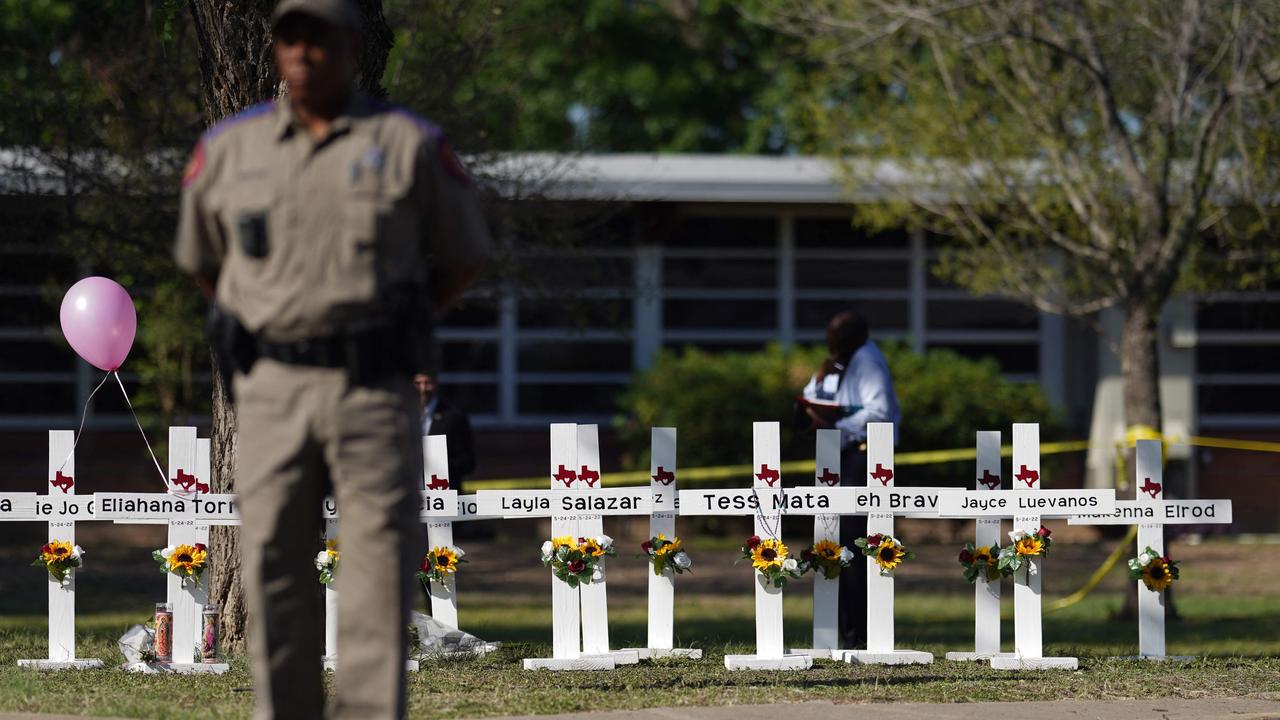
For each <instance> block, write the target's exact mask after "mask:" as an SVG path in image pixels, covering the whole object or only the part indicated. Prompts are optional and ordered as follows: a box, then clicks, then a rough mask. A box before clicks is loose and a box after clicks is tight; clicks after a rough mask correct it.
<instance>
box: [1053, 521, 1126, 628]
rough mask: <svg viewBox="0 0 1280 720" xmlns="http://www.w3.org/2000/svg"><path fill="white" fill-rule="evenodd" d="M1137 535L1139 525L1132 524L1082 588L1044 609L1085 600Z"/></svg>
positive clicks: (1067, 606) (1054, 608) (1063, 606)
mask: <svg viewBox="0 0 1280 720" xmlns="http://www.w3.org/2000/svg"><path fill="white" fill-rule="evenodd" d="M1136 537H1138V526H1137V525H1130V526H1129V532H1127V533H1125V536H1124V538H1123V539H1122V540H1121V541H1120V542H1119V543H1117V544H1116V549H1115V550H1112V551H1111V554H1110V555H1108V556H1107V559H1106V560H1103V561H1102V564H1101V565H1099V566H1098V569H1097V570H1094V571H1093V574H1092V575H1090V576H1089V579H1088V580H1086V581H1085V583H1084V585H1081V586H1080V589H1078V590H1076V591H1075V592H1073V593H1071V594H1070V595H1068V596H1066V597H1062V598H1058V599H1057V600H1054V601H1053V602H1050V603H1046V604H1045V606H1044V611H1045V612H1054V611H1055V610H1062V609H1063V608H1069V607H1071V606H1072V605H1075V604H1076V603H1078V602H1080V601H1081V600H1083V599H1084V598H1085V596H1086V595H1088V594H1089V593H1091V592H1093V590H1094V588H1096V587H1098V585H1099V584H1100V583H1101V582H1102V580H1103V578H1105V577H1106V576H1107V575H1108V574H1109V573H1110V572H1111V571H1112V570H1113V569H1115V566H1116V563H1118V562H1120V558H1122V557H1124V556H1125V551H1126V550H1128V549H1129V543H1131V542H1133V540H1134V538H1136Z"/></svg>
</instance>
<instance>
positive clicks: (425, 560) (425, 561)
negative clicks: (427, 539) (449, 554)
mask: <svg viewBox="0 0 1280 720" xmlns="http://www.w3.org/2000/svg"><path fill="white" fill-rule="evenodd" d="M418 569H419V570H421V571H422V572H431V571H432V569H433V566H432V564H431V553H427V554H426V555H423V556H422V564H420V565H418Z"/></svg>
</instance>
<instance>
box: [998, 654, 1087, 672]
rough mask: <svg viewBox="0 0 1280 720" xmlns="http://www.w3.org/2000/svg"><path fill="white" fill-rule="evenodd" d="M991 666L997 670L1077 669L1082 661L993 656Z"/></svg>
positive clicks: (1071, 658) (1062, 658)
mask: <svg viewBox="0 0 1280 720" xmlns="http://www.w3.org/2000/svg"><path fill="white" fill-rule="evenodd" d="M991 667H992V669H995V670H1075V669H1077V668H1079V667H1080V661H1078V660H1076V659H1075V658H1073V657H1021V656H1018V655H1012V656H1009V657H1000V656H996V657H993V658H991Z"/></svg>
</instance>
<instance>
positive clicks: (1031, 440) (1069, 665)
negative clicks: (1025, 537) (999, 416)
mask: <svg viewBox="0 0 1280 720" xmlns="http://www.w3.org/2000/svg"><path fill="white" fill-rule="evenodd" d="M1013 467H1014V473H1013V487H1014V489H1013V490H1008V491H1004V492H1000V493H991V492H986V491H973V490H949V491H944V492H941V493H939V494H938V511H939V515H940V516H942V517H961V518H964V517H1012V518H1013V527H1014V529H1015V530H1022V531H1024V532H1029V533H1034V532H1036V531H1037V530H1039V529H1040V525H1041V520H1042V518H1044V517H1069V516H1071V515H1079V514H1082V513H1086V512H1087V513H1110V512H1114V511H1115V502H1116V499H1115V491H1114V490H1042V489H1040V485H1041V477H1040V426H1039V425H1038V424H1035V423H1015V424H1014V426H1013ZM1033 570H1034V572H1033ZM1044 571H1045V558H1043V557H1036V558H1034V560H1032V561H1031V562H1030V563H1028V564H1027V566H1024V567H1023V569H1021V570H1018V572H1017V573H1015V574H1014V587H1013V603H1014V608H1013V609H1014V643H1013V644H1014V653H1013V654H1012V655H1009V656H1006V655H1004V654H999V655H996V656H995V657H992V658H991V660H990V663H991V667H993V668H997V669H1000V670H1035V669H1075V668H1076V667H1077V665H1078V662H1077V661H1076V659H1075V658H1073V657H1045V656H1044V649H1043V647H1044V646H1043V642H1042V635H1041V630H1042V627H1041V600H1040V588H1041V583H1042V582H1043V579H1044Z"/></svg>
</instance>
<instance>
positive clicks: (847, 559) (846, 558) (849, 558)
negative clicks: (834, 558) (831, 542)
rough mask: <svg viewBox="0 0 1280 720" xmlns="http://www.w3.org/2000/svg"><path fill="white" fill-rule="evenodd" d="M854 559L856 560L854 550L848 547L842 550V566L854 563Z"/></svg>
mask: <svg viewBox="0 0 1280 720" xmlns="http://www.w3.org/2000/svg"><path fill="white" fill-rule="evenodd" d="M853 558H854V554H853V551H852V550H850V549H849V548H847V547H842V548H840V564H841V565H848V564H849V563H851V562H853Z"/></svg>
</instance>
